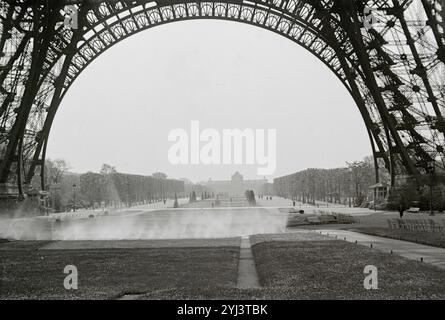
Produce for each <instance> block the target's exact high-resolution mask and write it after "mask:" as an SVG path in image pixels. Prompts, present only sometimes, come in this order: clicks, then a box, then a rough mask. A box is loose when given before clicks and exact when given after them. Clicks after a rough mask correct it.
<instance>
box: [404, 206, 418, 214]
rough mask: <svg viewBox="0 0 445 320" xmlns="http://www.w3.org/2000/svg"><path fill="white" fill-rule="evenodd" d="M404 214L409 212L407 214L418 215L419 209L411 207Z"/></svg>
mask: <svg viewBox="0 0 445 320" xmlns="http://www.w3.org/2000/svg"><path fill="white" fill-rule="evenodd" d="M406 212H409V213H419V212H420V208H416V207H411V208H409V209H408V210H406Z"/></svg>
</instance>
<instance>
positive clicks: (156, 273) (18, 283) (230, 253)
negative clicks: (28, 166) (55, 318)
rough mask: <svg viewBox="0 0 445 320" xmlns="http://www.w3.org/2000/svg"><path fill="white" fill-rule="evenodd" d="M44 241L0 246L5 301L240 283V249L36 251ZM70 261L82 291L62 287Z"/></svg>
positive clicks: (98, 296)
mask: <svg viewBox="0 0 445 320" xmlns="http://www.w3.org/2000/svg"><path fill="white" fill-rule="evenodd" d="M41 245H42V243H41V242H34V241H27V242H23V241H22V242H17V245H16V246H15V247H11V248H10V249H5V246H3V247H1V248H0V272H1V273H0V275H1V277H0V299H107V298H115V297H119V296H121V295H122V294H126V293H150V292H152V291H159V290H165V289H169V288H192V287H210V286H215V287H225V286H234V285H236V281H237V268H238V257H239V247H218V248H214V247H213V248H202V247H201V248H149V249H94V250H37V249H38V248H39V247H40V246H41ZM68 264H72V265H75V266H76V267H77V269H78V276H79V288H78V290H69V291H68V290H65V289H64V287H63V280H64V278H65V276H66V275H65V274H64V273H63V269H64V267H65V266H66V265H68Z"/></svg>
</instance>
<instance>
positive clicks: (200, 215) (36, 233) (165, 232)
mask: <svg viewBox="0 0 445 320" xmlns="http://www.w3.org/2000/svg"><path fill="white" fill-rule="evenodd" d="M286 222H287V214H283V213H279V212H278V211H274V210H272V209H265V208H243V209H241V208H224V210H220V209H185V210H169V209H166V210H153V211H147V210H134V211H126V212H114V213H113V212H112V213H110V214H108V215H104V216H95V217H92V216H91V217H89V216H85V217H66V216H65V217H64V218H55V217H47V216H42V217H35V218H15V219H5V218H4V219H0V238H3V239H9V240H139V239H140V240H149V239H194V238H226V237H236V236H243V235H252V234H261V233H282V232H284V231H285V229H286Z"/></svg>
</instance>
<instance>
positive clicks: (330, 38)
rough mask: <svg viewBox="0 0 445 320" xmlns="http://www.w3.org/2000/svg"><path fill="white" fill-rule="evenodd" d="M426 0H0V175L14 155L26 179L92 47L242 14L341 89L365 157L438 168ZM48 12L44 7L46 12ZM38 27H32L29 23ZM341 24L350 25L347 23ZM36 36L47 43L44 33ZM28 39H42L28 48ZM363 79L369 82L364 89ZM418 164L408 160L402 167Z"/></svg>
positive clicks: (436, 64) (438, 116) (440, 127)
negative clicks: (296, 49) (72, 24)
mask: <svg viewBox="0 0 445 320" xmlns="http://www.w3.org/2000/svg"><path fill="white" fill-rule="evenodd" d="M437 2H438V1H434V0H412V1H400V3H399V2H398V1H395V0H394V1H391V0H389V1H378V0H377V1H347V0H335V1H333V0H325V1H313V0H291V1H289V0H271V1H260V0H254V1H243V0H229V1H206V2H196V1H187V0H183V1H172V0H161V1H157V2H153V1H146V0H136V1H135V0H132V1H123V0H121V1H118V0H115V1H113V0H108V1H104V0H83V1H82V0H72V1H68V0H66V1H52V9H53V10H52V11H51V10H48V8H46V5H47V3H48V2H46V1H40V4H39V3H38V1H26V0H22V1H19V0H16V1H6V0H0V19H1V38H0V46H1V47H2V52H3V53H4V54H3V56H2V57H1V58H0V80H2V82H0V99H2V100H1V101H0V102H1V103H0V108H1V109H0V117H1V118H0V119H1V122H0V159H1V161H2V162H1V163H0V182H6V181H7V180H8V179H9V178H10V176H11V165H12V163H13V162H14V161H16V159H19V158H23V162H22V166H23V168H18V169H19V170H18V171H21V170H22V169H23V170H22V174H23V171H24V172H25V173H26V180H27V182H29V181H30V180H31V178H32V176H33V174H34V170H35V168H36V167H37V166H38V165H40V164H41V163H42V160H43V159H44V154H45V143H46V141H47V138H48V135H49V131H50V128H51V124H52V121H53V118H54V115H55V113H56V111H57V109H58V106H59V105H60V102H61V100H62V98H63V97H64V95H65V93H66V92H67V90H68V89H69V87H70V86H71V84H72V83H73V82H74V80H75V79H76V78H77V76H78V75H79V74H80V73H81V72H82V71H83V70H84V69H85V68H86V67H87V66H88V65H89V64H90V63H91V62H92V61H93V60H94V59H95V58H97V57H98V56H99V55H100V54H101V53H102V52H104V51H105V50H107V49H109V48H110V47H112V46H113V45H114V44H116V43H118V42H120V41H122V40H124V39H125V38H127V37H129V36H131V35H133V34H135V33H137V32H140V31H142V30H146V29H148V28H151V27H154V26H157V25H161V24H165V23H170V22H174V21H181V20H192V19H220V20H231V21H237V22H243V23H247V24H251V25H255V26H259V27H261V28H264V29H267V30H270V31H273V32H276V33H278V34H280V35H282V36H284V37H286V38H288V39H290V40H292V41H294V42H296V43H298V44H300V45H301V46H303V47H305V48H306V49H307V50H309V51H310V52H311V53H313V54H314V55H316V56H317V57H318V58H319V59H320V60H321V61H323V62H324V63H325V64H326V65H327V66H328V67H329V68H330V69H331V71H333V72H334V73H335V74H336V75H337V77H338V78H339V79H340V81H342V82H343V84H344V85H345V87H346V88H347V90H348V91H349V92H351V95H352V96H353V98H354V100H355V101H356V102H357V105H358V106H359V109H360V112H361V113H362V116H363V118H364V120H365V124H366V126H367V129H368V131H369V132H370V137H371V141H372V143H375V144H376V146H377V148H376V150H375V155H376V156H379V157H383V158H384V159H385V161H386V163H387V167H392V170H393V171H397V173H404V172H406V171H407V172H409V173H411V174H417V172H418V171H419V170H420V171H422V170H424V169H425V165H423V164H424V163H425V162H428V161H431V160H432V159H438V160H439V165H440V164H441V165H442V166H443V159H444V155H443V148H442V149H441V146H443V143H444V140H443V134H444V132H445V130H444V124H443V118H442V114H443V111H444V107H445V106H444V96H443V95H444V93H445V90H444V79H443V77H440V73H441V72H443V71H444V63H443V60H442V61H441V59H440V52H441V51H440V50H441V49H440V48H441V44H440V43H439V42H438V40H437V39H438V37H437V34H438V31H437V30H438V29H437V28H436V29H435V26H436V27H437V23H436V22H437V21H435V22H434V23H431V22H430V21H428V20H425V19H424V18H423V17H429V16H431V14H435V15H437V14H438V13H437V12H438V11H437V10H436V9H435V11H434V10H432V9H431V7H433V8H436V7H437ZM66 4H74V5H76V6H77V7H78V8H79V23H80V26H81V28H80V29H78V30H69V29H66V28H65V27H64V26H63V20H64V18H65V17H64V16H63V15H62V14H59V15H58V16H57V14H55V13H57V12H59V13H60V12H61V9H63V7H64V6H65V5H66ZM358 4H360V5H358ZM365 5H368V6H370V7H372V8H376V9H377V17H378V19H379V20H380V22H378V23H377V24H376V26H375V27H374V29H371V30H368V31H367V30H366V29H364V28H361V27H362V20H363V8H364V6H365ZM431 11H433V13H431ZM49 12H53V15H54V16H53V18H54V19H53V20H51V19H50V18H51V17H49V15H50V14H49ZM413 12H414V14H413ZM439 14H442V11H440V12H439ZM351 21H352V22H353V24H351ZM48 24H49V25H48ZM40 27H44V28H43V29H42V30H43V32H38V31H37V30H39V28H40ZM45 27H46V29H45ZM51 27H52V28H51ZM352 28H361V29H359V31H358V32H356V31H354V32H352V30H351V29H352ZM45 30H47V31H45ZM50 30H55V32H52V31H50ZM442 30H443V29H442ZM420 31H421V32H420ZM351 35H352V37H351ZM442 36H443V34H442ZM355 38H357V39H355ZM439 38H440V37H439ZM30 39H31V40H32V44H31V41H30ZM43 39H47V41H46V42H44V43H43V42H42V40H43ZM434 39H436V42H434V41H433V40H434ZM441 39H442V38H441ZM36 40H39V41H37V42H36ZM439 40H440V39H439ZM357 41H359V42H357ZM36 43H42V44H43V45H42V46H41V50H40V51H39V52H38V54H36V53H35V44H36ZM360 43H361V44H363V48H364V51H365V53H366V54H365V55H362V56H361V57H359V56H358V55H357V45H359V44H360ZM33 50H34V51H33ZM33 52H34V54H33ZM37 59H40V61H41V62H42V66H41V69H40V72H39V73H38V75H39V78H38V79H34V82H35V84H36V85H35V87H36V92H31V96H30V93H29V89H28V93H27V92H26V90H25V89H26V88H27V87H29V85H30V78H31V77H30V76H31V75H32V74H33V72H32V71H31V70H36V69H35V68H34V69H32V64H33V62H34V63H35V61H36V60H37ZM366 66H368V67H369V68H370V70H368V69H369V68H368V67H366ZM442 74H443V73H442ZM438 75H439V77H438ZM373 82H375V84H376V85H377V86H378V90H375V89H377V88H374V89H373V88H372V85H371V84H372V83H373ZM2 89H3V90H2ZM12 94H14V96H13V97H12V96H11V95H12ZM30 100H31V101H30ZM377 101H379V102H378V103H377ZM23 118H26V120H25V122H26V125H25V126H24V127H23V128H22V127H21V126H19V125H18V124H19V123H18V122H20V121H21V124H23ZM13 129H14V130H13ZM19 144H20V146H21V152H20V153H21V154H20V155H19V154H17V150H18V149H17V146H18V145H19ZM23 153H25V154H23ZM390 160H391V164H390ZM418 163H420V164H421V167H420V168H419V169H417V168H415V167H413V165H412V164H414V165H415V164H418ZM422 166H423V168H422Z"/></svg>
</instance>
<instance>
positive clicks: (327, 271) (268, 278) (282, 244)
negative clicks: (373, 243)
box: [252, 237, 445, 299]
mask: <svg viewBox="0 0 445 320" xmlns="http://www.w3.org/2000/svg"><path fill="white" fill-rule="evenodd" d="M253 238H255V237H253ZM253 241H254V242H255V239H253ZM252 251H253V255H254V257H255V261H256V266H257V272H258V276H259V280H260V284H261V285H262V286H263V287H264V288H265V289H270V290H273V291H274V292H277V293H278V296H277V298H282V299H445V272H444V271H442V270H440V269H437V268H435V267H433V266H429V265H426V264H423V263H421V262H416V261H411V260H407V259H404V258H402V257H399V256H396V255H390V254H389V253H383V252H379V251H377V250H374V249H370V248H367V247H363V246H360V245H356V244H353V243H349V242H344V241H337V240H332V241H326V240H320V241H269V242H259V243H257V244H255V245H253V247H252ZM366 265H374V266H376V267H377V268H378V281H379V288H378V289H377V290H366V289H364V286H363V280H364V278H365V274H364V273H363V271H364V267H365V266H366Z"/></svg>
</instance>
